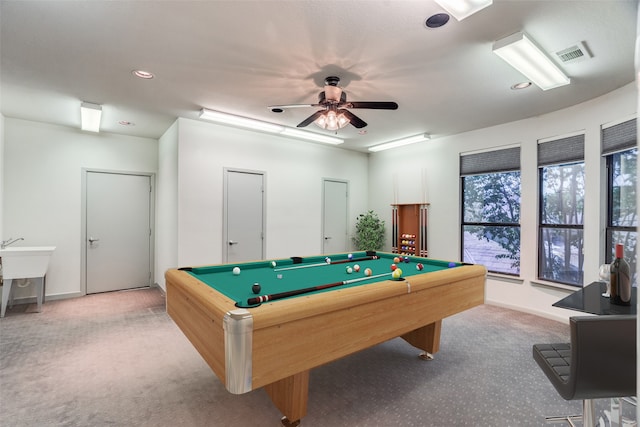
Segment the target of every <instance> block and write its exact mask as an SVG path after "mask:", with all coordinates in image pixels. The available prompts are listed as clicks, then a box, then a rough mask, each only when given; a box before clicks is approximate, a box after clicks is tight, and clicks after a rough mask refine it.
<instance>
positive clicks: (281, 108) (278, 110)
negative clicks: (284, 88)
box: [267, 104, 321, 113]
mask: <svg viewBox="0 0 640 427" xmlns="http://www.w3.org/2000/svg"><path fill="white" fill-rule="evenodd" d="M303 107H304V108H307V107H321V105H320V104H289V105H269V106H268V107H267V108H268V109H269V110H271V111H273V112H274V113H282V112H283V111H284V110H288V109H289V108H303Z"/></svg>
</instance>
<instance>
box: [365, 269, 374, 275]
mask: <svg viewBox="0 0 640 427" xmlns="http://www.w3.org/2000/svg"><path fill="white" fill-rule="evenodd" d="M371 274H373V272H372V271H371V269H370V268H365V269H364V275H365V276H371Z"/></svg>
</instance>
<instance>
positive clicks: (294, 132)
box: [281, 127, 344, 145]
mask: <svg viewBox="0 0 640 427" xmlns="http://www.w3.org/2000/svg"><path fill="white" fill-rule="evenodd" d="M281 134H282V135H285V136H291V137H294V138H302V139H308V140H309V141H316V142H324V143H325V144H333V145H338V144H342V143H343V142H344V140H343V139H340V138H335V137H333V136H328V135H320V134H318V133H312V132H305V131H303V130H298V129H293V128H287V127H286V128H284V130H283V131H282V132H281Z"/></svg>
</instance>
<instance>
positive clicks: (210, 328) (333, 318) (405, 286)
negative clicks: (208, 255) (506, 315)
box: [165, 252, 486, 425]
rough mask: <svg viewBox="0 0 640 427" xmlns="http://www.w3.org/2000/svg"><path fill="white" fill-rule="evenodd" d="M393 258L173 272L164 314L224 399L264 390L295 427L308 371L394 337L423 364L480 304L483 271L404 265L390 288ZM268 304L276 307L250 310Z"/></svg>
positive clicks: (357, 256)
mask: <svg viewBox="0 0 640 427" xmlns="http://www.w3.org/2000/svg"><path fill="white" fill-rule="evenodd" d="M349 255H351V256H352V258H351V259H349ZM395 257H399V255H398V254H391V253H381V252H377V253H376V252H354V253H353V254H346V253H345V254H331V255H322V256H312V257H292V258H287V259H276V260H268V261H256V262H247V263H239V264H226V265H213V266H201V267H188V268H181V269H170V270H168V271H167V272H166V274H165V278H166V287H167V312H168V314H169V315H170V316H171V318H172V319H173V320H174V321H175V323H176V324H177V325H178V326H179V328H180V329H181V330H182V331H183V333H184V334H185V335H186V336H187V338H188V339H189V340H190V341H191V343H192V344H193V346H194V347H195V348H196V349H197V350H198V352H199V353H200V354H201V356H202V357H203V358H204V360H205V361H206V362H207V363H208V364H209V366H210V367H211V369H212V370H213V371H214V372H215V374H216V375H217V376H218V378H219V379H220V381H222V383H223V384H224V385H225V387H226V388H227V390H228V391H229V392H231V393H235V394H241V393H246V392H249V391H251V390H255V389H258V388H260V387H264V389H265V390H266V392H267V394H268V395H269V396H270V397H271V399H272V400H273V403H274V404H275V405H276V407H278V409H279V410H280V411H281V412H282V413H283V414H284V417H283V419H282V423H283V424H284V425H297V424H299V423H300V420H301V419H302V418H303V417H304V416H305V414H306V411H307V400H308V387H309V371H310V370H311V369H312V368H315V367H317V366H321V365H323V364H325V363H328V362H331V361H333V360H337V359H339V358H341V357H344V356H347V355H349V354H352V353H355V352H357V351H360V350H363V349H366V348H368V347H371V346H374V345H376V344H379V343H382V342H384V341H387V340H389V339H392V338H395V337H402V338H403V339H405V340H406V341H407V342H409V343H410V344H412V345H413V346H415V347H417V348H419V349H421V350H423V351H424V352H426V353H424V354H423V355H426V357H427V358H429V357H431V355H432V354H433V353H436V352H437V351H438V348H439V343H440V328H441V321H442V319H443V318H445V317H447V316H451V315H453V314H455V313H459V312H461V311H464V310H467V309H469V308H471V307H474V306H477V305H481V304H483V303H484V285H485V277H486V270H485V268H484V267H483V266H480V265H468V264H460V263H452V262H447V261H439V260H434V259H430V258H420V257H408V258H406V259H405V258H404V257H401V259H400V262H399V263H398V264H397V265H396V266H397V267H399V268H400V269H401V270H402V273H403V274H402V277H401V278H399V279H393V278H392V274H391V273H392V270H391V268H392V267H391V265H392V264H394V261H395V260H394V258H395ZM326 258H329V260H327V259H326ZM356 264H357V265H358V266H359V271H355V266H356ZM418 264H421V265H422V270H418V268H417V265H418ZM235 267H238V268H239V269H240V271H239V274H234V272H233V269H234V268H235ZM348 267H349V268H351V270H352V272H351V273H349V272H348V271H347V270H348ZM367 269H370V270H371V271H370V272H369V271H367V273H369V274H370V276H366V275H365V274H366V273H365V271H366V270H367ZM236 273H238V271H237V270H236ZM256 283H258V284H259V285H260V290H259V292H258V293H257V294H256V293H255V292H254V289H252V288H253V285H254V284H256ZM299 290H304V292H302V293H298V292H299ZM255 291H257V289H256V290H255ZM292 291H298V292H292ZM292 293H293V294H295V293H298V294H297V295H289V294H292ZM266 295H269V296H273V295H275V298H274V299H273V300H270V301H267V302H262V303H259V302H258V303H256V301H253V300H255V299H258V298H257V297H258V296H263V297H264V296H266ZM263 299H266V298H263Z"/></svg>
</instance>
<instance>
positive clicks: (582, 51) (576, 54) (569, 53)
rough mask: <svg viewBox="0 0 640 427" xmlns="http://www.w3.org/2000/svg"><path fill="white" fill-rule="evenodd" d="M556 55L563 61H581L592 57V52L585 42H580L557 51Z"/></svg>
mask: <svg viewBox="0 0 640 427" xmlns="http://www.w3.org/2000/svg"><path fill="white" fill-rule="evenodd" d="M556 55H557V56H558V58H560V61H562V62H563V63H568V62H579V61H584V60H585V59H589V58H591V53H589V50H588V49H587V47H586V46H585V44H584V43H583V42H578V43H575V44H573V45H572V46H570V47H568V48H566V49H562V50H560V51H558V52H556Z"/></svg>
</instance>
